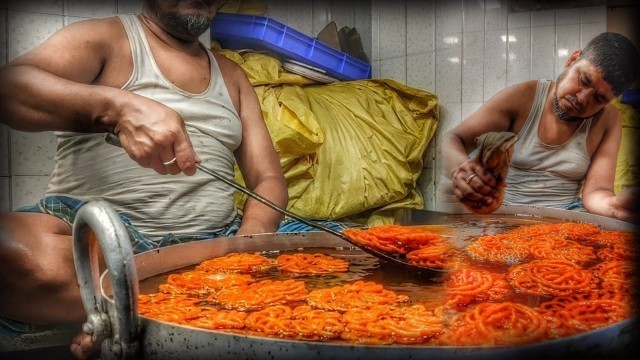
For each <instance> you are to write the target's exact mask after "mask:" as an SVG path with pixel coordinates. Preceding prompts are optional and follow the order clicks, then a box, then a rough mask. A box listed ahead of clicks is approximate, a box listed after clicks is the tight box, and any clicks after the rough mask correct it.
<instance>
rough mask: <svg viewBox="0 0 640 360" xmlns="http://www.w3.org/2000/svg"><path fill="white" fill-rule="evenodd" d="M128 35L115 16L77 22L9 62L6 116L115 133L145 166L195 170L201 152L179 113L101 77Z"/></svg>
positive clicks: (33, 126)
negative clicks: (167, 163) (120, 41)
mask: <svg viewBox="0 0 640 360" xmlns="http://www.w3.org/2000/svg"><path fill="white" fill-rule="evenodd" d="M118 34H119V35H118ZM123 36H125V35H124V30H123V29H122V25H121V24H120V22H119V21H118V20H117V19H115V18H111V19H103V20H89V21H82V22H78V23H74V24H71V25H69V26H68V27H65V28H63V29H61V30H60V31H58V32H57V33H55V34H54V35H53V36H51V37H50V38H49V39H47V40H46V41H45V42H44V43H42V44H41V45H40V46H38V47H37V48H35V49H33V50H32V51H30V52H29V53H27V54H25V55H23V56H21V57H19V58H17V59H15V60H14V61H12V62H11V63H9V64H8V65H6V66H5V67H3V68H2V69H1V70H0V98H1V99H2V101H1V102H0V113H1V114H2V122H3V123H5V124H7V125H8V126H10V127H12V128H14V129H18V130H22V131H54V130H59V131H75V132H89V133H90V132H106V131H111V132H115V133H116V134H118V135H119V137H120V140H121V142H122V144H123V147H124V148H125V150H126V151H127V153H128V154H129V156H130V157H131V158H132V159H133V160H135V161H136V162H138V163H139V164H140V165H142V166H144V167H150V168H153V169H154V170H155V171H157V172H158V173H161V174H166V173H172V174H176V173H179V172H181V171H182V172H184V173H186V174H193V173H195V163H196V162H197V157H196V155H195V152H194V151H193V148H192V146H191V143H190V141H189V139H188V136H187V135H186V130H185V128H184V122H183V121H182V119H181V118H180V116H179V115H178V114H177V113H175V111H173V110H171V109H169V108H168V107H166V106H164V105H162V104H160V103H157V102H155V101H153V100H151V99H148V98H145V97H142V96H138V95H135V94H133V93H131V92H129V91H125V90H121V89H119V87H120V86H121V85H122V84H118V80H117V79H115V80H114V79H104V78H103V77H102V75H103V74H102V73H103V71H104V69H105V66H106V64H107V62H108V61H110V59H111V58H112V57H113V53H114V52H118V51H120V53H119V54H120V55H122V54H121V49H119V48H117V46H118V45H117V44H118V42H117V39H118V38H122V37H123ZM125 41H126V40H125ZM98 80H99V81H98ZM125 80H126V79H125ZM122 83H124V81H122ZM174 154H175V155H174ZM173 156H175V157H176V158H177V159H178V166H175V167H173V168H170V169H167V167H165V166H164V165H163V164H162V162H163V161H166V159H171V158H172V157H173ZM163 159H165V160H163Z"/></svg>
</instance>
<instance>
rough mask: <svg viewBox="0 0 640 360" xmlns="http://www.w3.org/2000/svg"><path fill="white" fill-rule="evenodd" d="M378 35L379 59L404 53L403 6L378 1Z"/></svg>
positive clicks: (405, 40)
mask: <svg viewBox="0 0 640 360" xmlns="http://www.w3.org/2000/svg"><path fill="white" fill-rule="evenodd" d="M378 16H379V23H380V24H379V29H378V37H379V41H380V59H389V58H396V57H399V56H405V55H406V46H407V45H406V43H407V36H406V18H405V16H406V14H405V7H404V6H402V4H400V3H397V2H385V3H380V12H379V13H378Z"/></svg>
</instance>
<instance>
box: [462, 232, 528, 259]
mask: <svg viewBox="0 0 640 360" xmlns="http://www.w3.org/2000/svg"><path fill="white" fill-rule="evenodd" d="M465 250H466V252H467V253H468V254H469V256H470V257H471V258H472V259H473V260H475V261H477V262H483V263H484V262H487V263H493V264H501V265H515V264H519V263H521V262H523V261H525V260H527V259H528V258H529V251H528V250H527V248H526V244H525V243H524V242H523V241H516V240H514V239H513V238H512V237H510V236H509V235H507V234H498V235H485V236H481V237H479V238H477V239H476V240H474V241H473V242H472V243H471V244H469V245H467V247H466V249H465Z"/></svg>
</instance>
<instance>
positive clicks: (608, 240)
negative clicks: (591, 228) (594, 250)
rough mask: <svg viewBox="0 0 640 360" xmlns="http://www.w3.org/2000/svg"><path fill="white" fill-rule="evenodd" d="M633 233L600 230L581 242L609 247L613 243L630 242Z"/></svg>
mask: <svg viewBox="0 0 640 360" xmlns="http://www.w3.org/2000/svg"><path fill="white" fill-rule="evenodd" d="M632 241H633V233H632V232H631V231H623V230H602V231H600V232H599V233H597V234H595V235H592V236H589V237H588V238H586V239H584V240H583V241H582V242H583V243H586V244H589V245H597V246H606V247H611V246H614V245H621V244H622V245H625V244H629V245H630V244H632Z"/></svg>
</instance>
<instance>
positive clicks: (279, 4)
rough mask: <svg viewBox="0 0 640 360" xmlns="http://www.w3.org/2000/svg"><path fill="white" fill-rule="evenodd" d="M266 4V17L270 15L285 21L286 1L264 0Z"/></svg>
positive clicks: (282, 21)
mask: <svg viewBox="0 0 640 360" xmlns="http://www.w3.org/2000/svg"><path fill="white" fill-rule="evenodd" d="M265 3H266V5H267V12H266V14H265V16H266V17H270V18H272V19H274V20H276V21H279V22H281V23H285V24H286V23H287V20H288V19H287V16H288V11H287V2H286V1H283V0H265Z"/></svg>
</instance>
